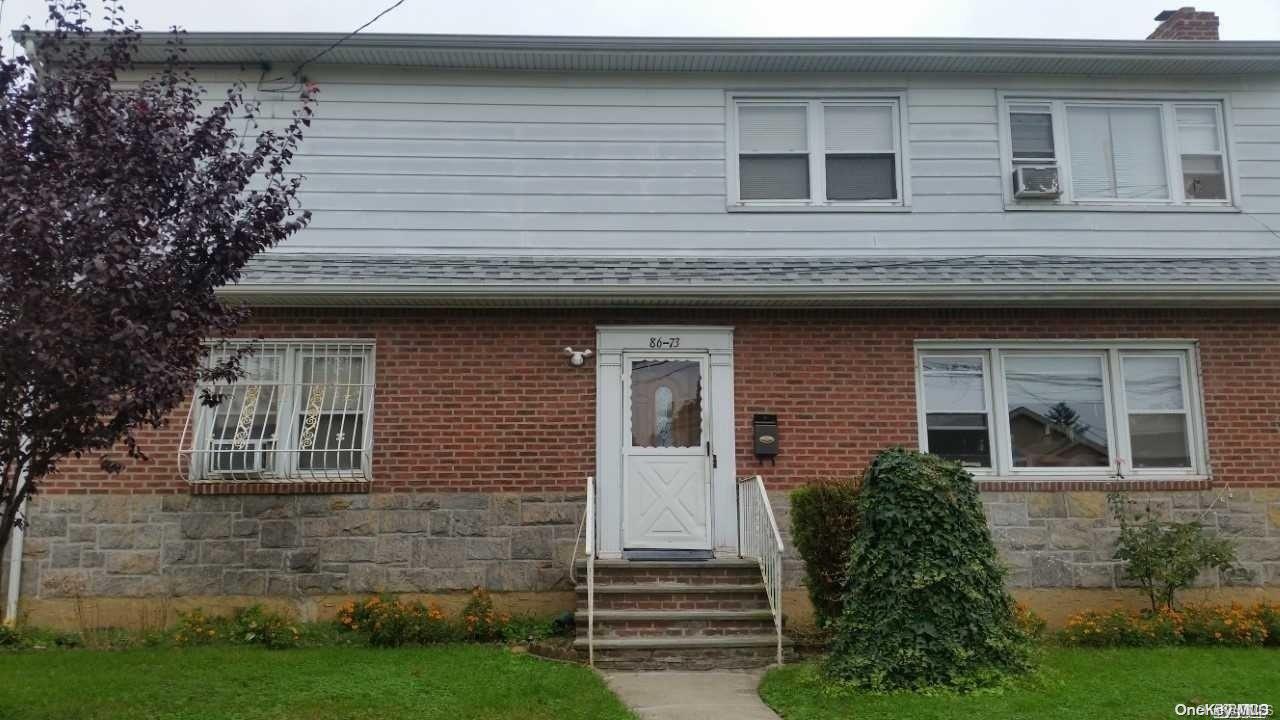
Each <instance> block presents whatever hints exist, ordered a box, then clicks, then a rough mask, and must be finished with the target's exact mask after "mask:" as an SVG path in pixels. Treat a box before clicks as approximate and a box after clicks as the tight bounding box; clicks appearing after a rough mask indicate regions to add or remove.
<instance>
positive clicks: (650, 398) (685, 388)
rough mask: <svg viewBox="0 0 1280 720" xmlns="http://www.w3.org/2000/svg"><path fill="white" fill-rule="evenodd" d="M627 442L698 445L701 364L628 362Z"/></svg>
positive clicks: (637, 443)
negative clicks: (628, 419) (628, 435)
mask: <svg viewBox="0 0 1280 720" xmlns="http://www.w3.org/2000/svg"><path fill="white" fill-rule="evenodd" d="M631 445H632V446H633V447H650V448H688V447H700V446H701V445H702V366H701V363H699V362H697V361H696V360H633V361H632V362H631Z"/></svg>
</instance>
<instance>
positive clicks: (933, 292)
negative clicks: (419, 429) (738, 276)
mask: <svg viewBox="0 0 1280 720" xmlns="http://www.w3.org/2000/svg"><path fill="white" fill-rule="evenodd" d="M219 295H220V296H221V297H223V298H224V299H226V300H232V301H237V302H242V303H245V304H248V305H255V306H329V307H337V306H353V307H370V306H373V307H377V306H386V307H392V306H395V307H403V306H410V307H412V306H420V307H480V306H495V307H496V306H501V307H523V306H529V307H565V306H718V307H859V306H861V307H875V306H894V307H900V306H917V307H927V306H937V305H939V304H940V303H945V304H946V305H947V306H949V307H950V306H965V307H995V306H1009V305H1015V304H1016V305H1019V306H1038V307H1052V306H1081V305H1105V306H1110V307H1118V306H1124V307H1206V306H1213V307H1280V284H1275V285H1261V284H1251V285H1241V284H1196V285H1187V284H1178V285H1175V284H1157V283H1141V284H1127V285H1119V284H1107V285H1105V286H1099V285H1097V284H1080V285H1062V286H1057V287H1045V286H1043V285H1030V284H1027V285H1016V284H1010V285H1001V286H991V285H869V284H863V285H854V286H827V285H823V286H796V285H792V286H787V287H762V286H740V287H733V286H728V287H714V288H713V287H691V286H689V285H667V286H659V285H647V286H644V287H632V286H576V287H556V288H548V287H546V286H534V285H493V286H485V287H476V286H457V287H448V286H438V285H436V286H430V285H394V286H384V287H379V286H369V285H361V286H357V285H350V286H343V285H322V286H320V285H317V286H298V285H239V286H227V287H225V288H223V289H222V290H221V291H220V292H219Z"/></svg>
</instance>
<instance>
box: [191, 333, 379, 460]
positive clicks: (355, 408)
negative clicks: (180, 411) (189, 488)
mask: <svg viewBox="0 0 1280 720" xmlns="http://www.w3.org/2000/svg"><path fill="white" fill-rule="evenodd" d="M247 345H248V347H249V348H250V349H251V353H249V354H246V355H244V356H243V357H242V358H241V360H240V366H241V369H242V370H243V376H242V377H241V378H240V379H239V380H238V381H236V382H234V383H231V384H218V385H213V386H210V387H209V388H208V389H209V390H211V391H213V392H214V393H215V394H216V395H217V396H218V397H219V398H220V402H219V403H218V404H217V405H215V406H213V407H205V406H202V405H201V404H200V403H199V402H195V403H194V404H193V408H192V418H191V420H190V421H189V428H188V430H189V432H190V436H189V437H190V439H189V440H188V439H185V438H184V441H183V450H182V452H183V453H184V455H186V458H185V459H184V460H185V464H186V467H187V468H188V472H189V473H190V477H191V478H192V479H194V480H205V481H209V480H213V481H228V480H255V481H264V480H268V481H278V480H294V479H305V480H352V479H367V478H369V476H370V474H369V471H370V445H371V441H372V412H373V343H371V342H365V341H328V340H324V341H313V340H303V341H283V340H269V341H258V342H251V343H247ZM238 350H239V348H238V347H236V346H233V345H215V346H212V347H211V348H210V357H209V361H210V364H213V363H215V362H220V361H222V360H223V359H225V358H227V357H230V353H233V352H237V351H238Z"/></svg>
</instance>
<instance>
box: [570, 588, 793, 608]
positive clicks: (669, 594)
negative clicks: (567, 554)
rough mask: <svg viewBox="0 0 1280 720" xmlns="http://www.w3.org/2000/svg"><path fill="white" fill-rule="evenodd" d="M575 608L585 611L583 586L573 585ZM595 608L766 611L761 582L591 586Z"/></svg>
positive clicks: (765, 598) (767, 600) (764, 595)
mask: <svg viewBox="0 0 1280 720" xmlns="http://www.w3.org/2000/svg"><path fill="white" fill-rule="evenodd" d="M576 589H577V598H578V609H579V610H586V606H587V588H586V586H585V585H579V586H577V588H576ZM595 598H596V610H597V611H600V610H653V611H658V610H761V609H765V610H767V609H768V607H769V597H768V596H767V595H766V594H765V591H764V584H763V583H755V584H740V585H722V584H713V585H693V584H670V583H641V584H621V583H619V584H606V585H597V586H596V588H595Z"/></svg>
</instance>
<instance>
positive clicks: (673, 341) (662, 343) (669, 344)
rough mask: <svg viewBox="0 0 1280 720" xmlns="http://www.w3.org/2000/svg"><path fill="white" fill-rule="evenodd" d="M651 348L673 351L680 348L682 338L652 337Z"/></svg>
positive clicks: (650, 340)
mask: <svg viewBox="0 0 1280 720" xmlns="http://www.w3.org/2000/svg"><path fill="white" fill-rule="evenodd" d="M649 347H651V348H654V349H655V350H656V349H659V348H661V349H664V350H671V349H672V348H678V347H680V338H678V337H651V338H649Z"/></svg>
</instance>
